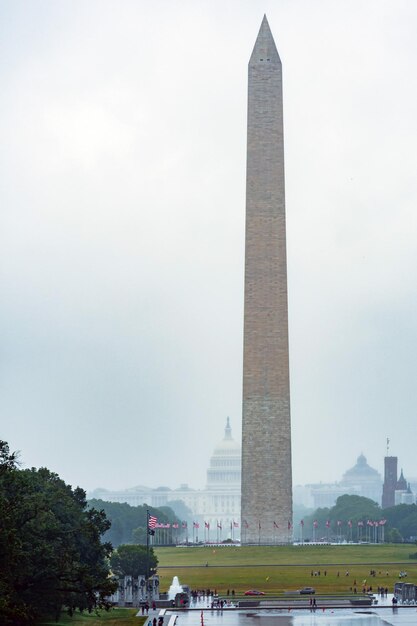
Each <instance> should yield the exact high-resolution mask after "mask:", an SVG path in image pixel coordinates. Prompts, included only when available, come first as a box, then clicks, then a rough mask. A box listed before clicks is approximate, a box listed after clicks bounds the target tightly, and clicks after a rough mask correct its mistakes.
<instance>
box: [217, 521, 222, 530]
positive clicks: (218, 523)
mask: <svg viewBox="0 0 417 626" xmlns="http://www.w3.org/2000/svg"><path fill="white" fill-rule="evenodd" d="M217 528H220V530H221V529H222V523H221V522H217Z"/></svg>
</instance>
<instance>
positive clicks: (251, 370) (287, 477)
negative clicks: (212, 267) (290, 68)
mask: <svg viewBox="0 0 417 626" xmlns="http://www.w3.org/2000/svg"><path fill="white" fill-rule="evenodd" d="M248 74H249V79H248V138H247V179H246V248H245V317H244V350H243V420H242V518H241V524H242V526H241V539H242V543H245V544H251V543H256V544H268V543H280V542H287V541H288V540H289V537H290V533H291V528H292V477H291V424H290V383H289V358H288V304H287V260H286V230H285V189H284V138H283V106H282V67H281V60H280V58H279V55H278V51H277V49H276V46H275V42H274V39H273V37H272V33H271V30H270V28H269V24H268V21H267V19H266V16H265V17H264V18H263V21H262V24H261V28H260V30H259V34H258V38H257V40H256V43H255V47H254V49H253V52H252V56H251V58H250V61H249V72H248Z"/></svg>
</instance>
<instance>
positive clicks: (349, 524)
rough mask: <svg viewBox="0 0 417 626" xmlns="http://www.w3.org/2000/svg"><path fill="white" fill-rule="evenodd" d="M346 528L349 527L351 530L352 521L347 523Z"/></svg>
mask: <svg viewBox="0 0 417 626" xmlns="http://www.w3.org/2000/svg"><path fill="white" fill-rule="evenodd" d="M348 526H349V528H352V520H351V519H350V520H349V521H348Z"/></svg>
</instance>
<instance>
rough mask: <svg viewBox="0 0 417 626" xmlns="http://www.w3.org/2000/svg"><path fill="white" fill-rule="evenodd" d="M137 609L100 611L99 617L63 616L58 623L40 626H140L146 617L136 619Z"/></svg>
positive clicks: (86, 615) (84, 615)
mask: <svg viewBox="0 0 417 626" xmlns="http://www.w3.org/2000/svg"><path fill="white" fill-rule="evenodd" d="M136 613H137V609H112V610H110V611H101V612H100V615H94V614H92V615H89V614H82V615H80V614H79V613H76V614H75V615H74V616H73V617H68V616H66V615H63V616H62V617H61V619H60V620H59V621H58V622H55V621H49V622H42V624H41V625H40V626H68V624H76V625H77V626H100V625H101V624H105V626H133V625H134V626H142V624H144V623H145V621H146V617H136Z"/></svg>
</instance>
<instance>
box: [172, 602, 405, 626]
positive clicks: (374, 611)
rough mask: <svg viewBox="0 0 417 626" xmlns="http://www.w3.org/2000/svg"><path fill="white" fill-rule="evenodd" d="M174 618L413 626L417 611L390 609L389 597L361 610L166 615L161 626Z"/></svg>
mask: <svg viewBox="0 0 417 626" xmlns="http://www.w3.org/2000/svg"><path fill="white" fill-rule="evenodd" d="M172 615H177V616H178V617H177V619H176V626H388V625H390V626H416V625H417V607H416V606H397V607H396V608H394V609H393V608H392V595H390V594H389V595H388V597H384V598H378V605H375V606H372V607H364V608H352V609H351V608H341V609H336V608H333V607H323V608H320V607H319V608H317V609H316V610H310V609H291V608H289V609H267V608H254V609H246V610H244V609H225V610H223V611H221V610H220V609H219V610H217V609H207V608H204V610H203V611H202V610H201V609H194V610H189V611H185V612H175V611H173V610H172V611H171V610H169V611H167V612H166V616H165V619H164V626H166V625H167V624H168V621H169V619H170V618H171V616H172Z"/></svg>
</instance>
